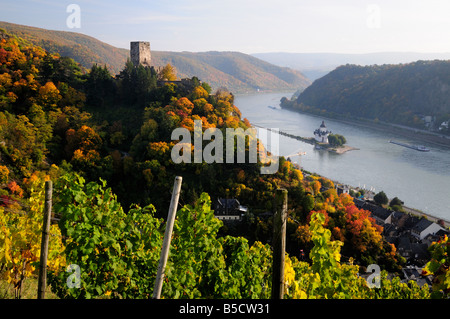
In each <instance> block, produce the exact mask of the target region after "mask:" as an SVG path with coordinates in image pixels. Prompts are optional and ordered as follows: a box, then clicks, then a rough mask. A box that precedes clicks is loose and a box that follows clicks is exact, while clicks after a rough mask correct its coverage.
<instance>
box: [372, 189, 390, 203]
mask: <svg viewBox="0 0 450 319" xmlns="http://www.w3.org/2000/svg"><path fill="white" fill-rule="evenodd" d="M373 200H374V201H375V203H377V204H378V205H386V204H387V203H388V202H389V199H388V197H387V195H386V193H385V192H383V191H381V192H379V193H377V194H376V195H375V196H374V197H373Z"/></svg>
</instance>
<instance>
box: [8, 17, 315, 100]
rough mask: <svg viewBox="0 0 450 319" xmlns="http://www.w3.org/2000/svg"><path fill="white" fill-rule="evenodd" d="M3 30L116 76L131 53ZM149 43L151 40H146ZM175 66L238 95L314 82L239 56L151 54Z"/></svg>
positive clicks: (80, 38) (71, 38)
mask: <svg viewBox="0 0 450 319" xmlns="http://www.w3.org/2000/svg"><path fill="white" fill-rule="evenodd" d="M0 28H3V29H5V30H7V31H8V32H10V33H12V34H14V35H16V36H18V37H21V38H23V39H25V40H28V41H30V42H31V43H33V44H35V45H38V46H41V47H43V48H44V49H46V50H47V51H49V52H54V53H59V54H60V55H61V56H68V57H70V58H73V59H74V60H75V61H77V62H78V63H80V64H81V65H82V66H84V67H85V68H88V69H89V68H91V66H92V65H93V64H94V63H97V64H99V65H106V66H107V67H108V69H109V70H110V71H111V73H113V74H117V73H118V72H119V71H120V70H122V69H123V67H124V65H125V62H126V60H127V58H128V57H129V50H127V49H121V48H116V47H114V46H111V45H109V44H107V43H104V42H102V41H99V40H97V39H95V38H93V37H90V36H87V35H84V34H81V33H76V32H66V31H54V30H47V29H41V28H35V27H30V26H24V25H18V24H13V23H8V22H2V21H0ZM145 40H150V42H151V39H145ZM167 63H170V64H172V65H173V66H175V68H176V69H177V75H178V77H179V78H183V77H192V76H197V77H198V78H199V79H201V80H202V81H205V82H208V83H209V84H210V85H211V86H212V87H213V88H218V87H221V86H225V87H227V88H228V89H229V90H231V91H233V92H235V93H244V92H255V91H258V90H261V91H295V90H297V89H299V88H305V87H307V86H308V85H310V84H311V82H310V81H309V80H308V79H307V78H306V77H305V76H304V75H303V74H302V73H301V72H300V71H297V70H292V69H290V68H287V67H279V66H276V65H273V64H271V63H269V62H265V61H262V60H260V59H258V58H255V57H252V56H250V55H247V54H243V53H239V52H216V51H211V52H167V51H152V64H153V65H155V66H163V65H166V64H167Z"/></svg>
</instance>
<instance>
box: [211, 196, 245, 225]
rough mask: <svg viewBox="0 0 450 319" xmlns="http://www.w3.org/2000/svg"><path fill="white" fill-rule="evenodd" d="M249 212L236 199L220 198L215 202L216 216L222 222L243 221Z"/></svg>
mask: <svg viewBox="0 0 450 319" xmlns="http://www.w3.org/2000/svg"><path fill="white" fill-rule="evenodd" d="M247 211H248V208H247V207H246V206H242V205H241V204H240V203H239V201H238V200H237V199H235V198H218V199H217V201H216V202H215V207H214V216H215V217H216V218H218V219H220V220H241V219H242V216H243V215H244V214H245V213H246V212H247Z"/></svg>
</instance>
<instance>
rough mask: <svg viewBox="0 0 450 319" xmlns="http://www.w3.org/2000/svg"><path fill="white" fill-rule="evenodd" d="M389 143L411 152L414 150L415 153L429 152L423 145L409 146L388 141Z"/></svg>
mask: <svg viewBox="0 0 450 319" xmlns="http://www.w3.org/2000/svg"><path fill="white" fill-rule="evenodd" d="M389 143H392V144H396V145H400V146H403V147H407V148H410V149H413V150H416V151H419V152H429V151H430V149H429V148H427V147H425V146H423V145H410V144H405V143H400V142H395V141H393V140H390V141H389Z"/></svg>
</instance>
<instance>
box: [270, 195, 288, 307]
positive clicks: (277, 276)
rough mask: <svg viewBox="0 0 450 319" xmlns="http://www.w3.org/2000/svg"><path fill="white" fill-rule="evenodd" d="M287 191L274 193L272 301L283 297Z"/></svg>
mask: <svg viewBox="0 0 450 319" xmlns="http://www.w3.org/2000/svg"><path fill="white" fill-rule="evenodd" d="M287 194H288V192H287V190H285V189H277V190H276V193H275V202H274V203H275V205H274V207H275V214H274V216H273V241H272V243H273V261H272V263H273V264H272V271H273V273H272V299H283V297H284V257H285V250H286V217H287Z"/></svg>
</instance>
